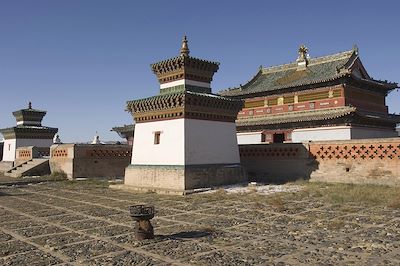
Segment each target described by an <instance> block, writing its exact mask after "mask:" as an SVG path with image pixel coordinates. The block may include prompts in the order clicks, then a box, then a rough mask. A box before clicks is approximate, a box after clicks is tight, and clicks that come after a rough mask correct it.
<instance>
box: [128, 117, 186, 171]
mask: <svg viewBox="0 0 400 266" xmlns="http://www.w3.org/2000/svg"><path fill="white" fill-rule="evenodd" d="M157 131H160V132H161V134H160V144H154V133H155V132H157ZM184 142H185V141H184V119H183V118H181V119H173V120H166V121H154V122H146V123H138V124H136V126H135V141H134V143H133V149H132V164H138V165H184V162H185V157H184Z"/></svg>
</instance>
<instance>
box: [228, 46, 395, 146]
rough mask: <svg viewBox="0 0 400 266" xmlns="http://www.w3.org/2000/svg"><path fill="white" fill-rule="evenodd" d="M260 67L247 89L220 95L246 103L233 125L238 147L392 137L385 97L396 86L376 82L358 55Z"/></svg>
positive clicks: (304, 52) (303, 54) (304, 57)
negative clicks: (243, 145)
mask: <svg viewBox="0 0 400 266" xmlns="http://www.w3.org/2000/svg"><path fill="white" fill-rule="evenodd" d="M298 52H299V56H298V58H297V60H296V61H295V62H292V63H289V64H285V65H279V66H272V67H268V68H263V67H260V69H259V70H258V72H257V74H256V75H255V76H254V77H253V78H252V79H251V80H250V81H248V82H247V83H246V84H244V85H243V86H242V85H241V86H240V87H237V88H231V89H228V90H225V91H222V92H221V93H220V95H222V96H225V97H230V98H233V99H243V100H245V106H244V108H243V109H242V110H241V111H240V112H239V114H238V118H237V120H236V125H237V132H238V133H237V136H238V142H239V144H250V143H271V142H275V143H276V142H278V143H279V142H304V141H317V140H347V139H360V138H377V137H395V136H397V133H396V131H395V127H396V123H400V116H399V115H392V114H389V113H388V107H387V106H386V104H385V97H386V96H387V95H388V93H389V92H391V91H392V90H394V89H395V88H397V87H398V84H397V83H391V82H388V81H381V80H375V79H373V78H371V77H370V76H369V74H368V73H367V71H366V69H365V68H364V66H363V64H362V63H361V60H360V57H359V53H358V49H357V47H354V48H353V49H352V50H350V51H346V52H341V53H337V54H333V55H328V56H323V57H316V58H310V57H309V55H308V49H307V48H306V47H305V46H304V45H303V46H301V47H300V49H299V51H298Z"/></svg>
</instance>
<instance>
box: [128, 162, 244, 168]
mask: <svg viewBox="0 0 400 266" xmlns="http://www.w3.org/2000/svg"><path fill="white" fill-rule="evenodd" d="M204 167H207V168H211V167H224V168H239V167H241V165H240V163H229V164H227V163H221V164H186V165H157V164H130V165H128V167H127V168H167V169H173V168H179V169H183V168H186V169H187V168H191V169H193V168H204Z"/></svg>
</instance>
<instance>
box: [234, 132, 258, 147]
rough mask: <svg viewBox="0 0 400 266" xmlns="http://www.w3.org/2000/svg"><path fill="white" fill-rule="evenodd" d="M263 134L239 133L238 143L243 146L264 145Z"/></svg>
mask: <svg viewBox="0 0 400 266" xmlns="http://www.w3.org/2000/svg"><path fill="white" fill-rule="evenodd" d="M261 140H262V132H261V131H260V132H246V133H237V142H238V144H239V145H241V144H259V143H262V142H261Z"/></svg>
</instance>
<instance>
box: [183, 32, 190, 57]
mask: <svg viewBox="0 0 400 266" xmlns="http://www.w3.org/2000/svg"><path fill="white" fill-rule="evenodd" d="M189 53H190V50H189V46H188V41H187V37H186V35H185V36H183V39H182V47H181V55H182V56H189Z"/></svg>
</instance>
